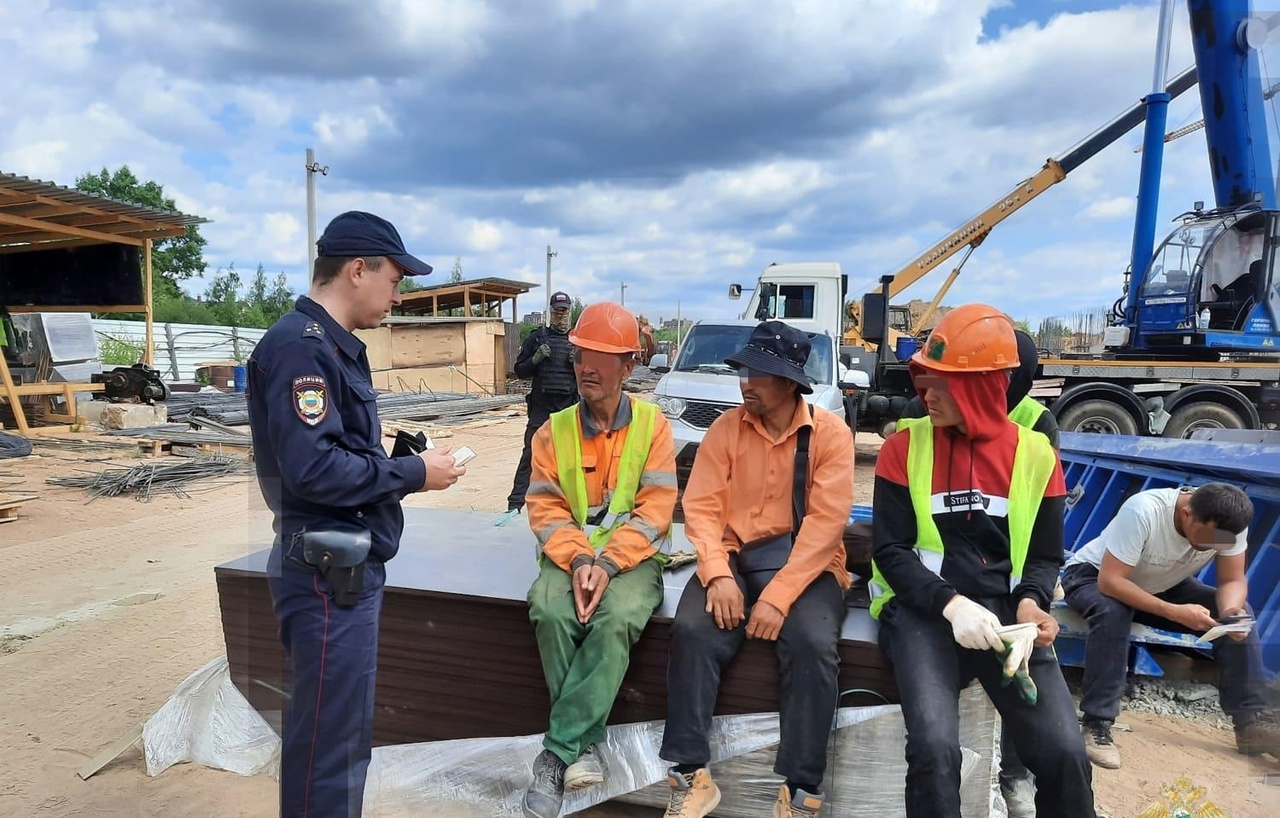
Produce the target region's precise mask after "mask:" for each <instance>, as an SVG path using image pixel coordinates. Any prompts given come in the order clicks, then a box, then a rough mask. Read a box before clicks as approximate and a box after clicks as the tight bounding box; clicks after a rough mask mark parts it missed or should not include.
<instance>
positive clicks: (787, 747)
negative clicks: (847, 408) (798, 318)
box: [659, 321, 853, 818]
mask: <svg viewBox="0 0 1280 818" xmlns="http://www.w3.org/2000/svg"><path fill="white" fill-rule="evenodd" d="M808 357H809V339H808V337H807V336H806V335H805V333H803V332H801V331H799V330H797V329H795V328H793V327H790V326H788V325H786V324H783V323H781V322H778V321H766V322H765V323H763V324H760V325H759V326H758V327H756V329H755V331H753V332H752V334H751V338H750V340H749V341H748V342H747V345H746V347H745V348H744V349H742V350H740V351H738V352H737V353H736V354H734V355H732V356H730V357H729V358H727V359H725V363H726V364H728V365H729V366H732V367H734V368H736V369H737V370H738V378H739V381H738V382H739V385H740V387H741V389H742V405H741V406H738V407H735V408H733V409H730V410H728V411H727V412H725V413H724V414H722V415H720V417H719V418H717V419H716V421H715V422H714V423H712V424H711V427H710V428H709V429H708V430H707V434H706V437H704V438H703V440H702V443H701V445H700V446H699V447H698V453H697V456H696V458H695V459H694V462H693V473H692V474H691V475H690V477H689V483H688V486H687V487H686V488H685V493H684V517H685V534H686V535H687V536H688V538H689V541H690V542H691V543H693V545H694V548H695V549H696V550H697V552H698V573H697V577H696V578H693V579H690V581H689V584H688V585H686V586H685V590H684V594H683V596H681V598H680V605H679V607H678V608H677V611H676V617H675V622H674V623H673V624H672V626H671V647H670V659H669V661H668V665H667V721H666V727H665V729H664V732H663V736H662V749H661V751H660V753H659V755H660V756H661V757H662V758H664V759H667V760H668V761H672V762H674V763H675V766H674V767H673V768H672V769H671V771H670V774H669V776H668V780H669V782H670V784H671V799H670V801H669V803H668V806H667V812H666V814H667V816H668V818H702V816H705V815H708V814H710V813H711V811H712V810H714V809H715V808H716V806H717V805H718V804H719V803H720V790H719V788H718V787H717V786H716V784H715V782H714V781H712V780H711V775H710V773H709V771H708V770H707V764H708V762H710V760H711V747H710V745H709V744H708V733H709V732H710V730H711V717H712V714H713V712H714V711H715V705H716V696H717V693H718V691H719V687H720V674H721V671H722V670H723V669H724V667H725V666H726V665H727V664H728V663H729V661H730V660H731V659H732V658H733V657H734V655H735V654H737V652H738V650H739V649H740V648H741V647H742V645H743V640H744V639H764V640H767V641H770V642H776V643H777V652H778V659H779V663H780V666H781V675H780V678H779V693H780V699H781V706H780V717H781V722H782V724H781V727H782V736H781V744H780V745H779V747H778V758H777V762H776V764H775V766H774V772H776V773H778V774H779V775H781V776H784V777H785V778H786V782H785V783H784V784H783V785H782V787H781V789H780V790H779V792H778V797H777V800H776V802H775V804H774V807H773V815H774V818H792V816H816V815H817V814H818V812H819V811H820V810H821V809H822V804H823V796H822V790H821V788H820V787H821V784H822V778H823V775H824V773H825V772H826V762H827V738H828V737H829V736H830V734H831V725H832V721H833V719H834V718H835V711H836V703H837V699H838V689H837V677H838V676H839V663H840V657H839V654H838V653H837V644H838V642H839V639H840V626H841V624H842V623H843V622H844V615H845V603H844V591H845V590H846V589H847V588H848V587H849V573H848V571H847V570H846V569H845V551H844V540H843V534H844V527H845V523H847V522H848V519H849V510H850V508H852V507H853V436H852V434H850V432H849V427H848V426H847V425H845V423H844V421H843V420H842V419H841V418H839V417H837V416H836V415H834V414H831V413H830V412H827V411H825V410H823V409H819V408H815V407H810V406H809V404H808V403H806V402H805V400H804V397H803V396H804V395H806V394H809V393H811V392H812V391H813V387H812V386H811V385H810V384H811V381H810V379H809V378H808V377H807V376H806V375H805V374H804V363H805V361H806V360H807V359H808ZM797 450H799V452H800V453H799V456H797ZM797 462H799V463H800V464H801V466H800V467H801V468H805V465H806V464H807V468H806V469H805V471H803V472H801V474H802V475H806V476H805V478H804V483H803V486H804V500H803V502H801V503H799V507H798V508H796V507H795V505H793V501H798V500H799V497H798V496H796V493H797V489H798V487H797V486H796V485H795V483H794V480H795V475H796V469H797ZM797 511H798V512H799V513H798V514H797V513H796V512H797Z"/></svg>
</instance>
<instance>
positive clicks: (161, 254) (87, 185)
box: [75, 165, 208, 294]
mask: <svg viewBox="0 0 1280 818" xmlns="http://www.w3.org/2000/svg"><path fill="white" fill-rule="evenodd" d="M75 186H76V188H77V189H79V190H82V191H84V192H85V193H92V194H94V195H97V196H106V197H108V198H111V199H116V200H118V201H121V202H127V203H129V204H132V205H137V206H139V207H150V208H153V209H155V210H163V211H166V212H169V213H176V212H178V206H177V204H175V203H174V201H173V199H172V198H169V197H167V196H165V195H164V188H163V187H162V186H161V185H159V184H158V183H156V182H150V181H148V182H143V181H141V180H139V179H138V177H137V176H135V175H134V173H133V171H132V170H130V169H129V166H128V165H121V166H120V167H119V168H118V169H117V170H116V171H115V172H114V173H112V172H111V171H108V170H107V169H106V168H105V167H104V168H103V169H102V170H100V171H98V172H97V173H89V174H86V175H84V176H81V177H79V178H77V179H76V182H75ZM205 244H206V242H205V239H204V236H201V235H200V230H199V229H198V228H197V227H196V226H195V225H191V226H189V227H187V230H186V233H185V234H183V235H181V236H176V237H174V238H170V239H161V240H160V241H157V242H155V243H154V244H153V245H152V247H151V271H152V274H153V276H154V278H155V279H156V280H161V279H163V280H164V282H165V286H164V287H163V289H164V291H166V292H168V293H170V294H177V293H180V292H181V290H179V288H178V282H180V281H186V280H187V279H189V278H192V277H193V276H200V275H203V274H204V271H205V269H207V266H208V265H207V264H206V263H205V260H204V247H205ZM156 289H157V290H160V289H162V288H161V287H157V288H156Z"/></svg>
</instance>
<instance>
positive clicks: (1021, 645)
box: [999, 622, 1039, 707]
mask: <svg viewBox="0 0 1280 818" xmlns="http://www.w3.org/2000/svg"><path fill="white" fill-rule="evenodd" d="M999 633H1000V639H1001V641H1003V642H1004V644H1005V646H1006V647H1005V648H1004V650H1005V651H1006V652H1005V653H1003V654H1002V655H1001V657H1000V658H1001V659H1002V660H1003V662H1004V674H1003V678H1002V679H1001V680H1000V685H1001V687H1004V686H1006V685H1008V684H1009V683H1010V682H1014V681H1016V682H1017V685H1018V695H1019V696H1021V697H1022V700H1023V701H1024V702H1026V703H1027V704H1029V705H1031V706H1033V707H1034V706H1035V703H1036V700H1037V699H1038V698H1039V691H1038V690H1037V689H1036V683H1035V682H1034V681H1033V680H1032V678H1031V651H1032V650H1033V649H1034V648H1035V646H1036V635H1037V634H1038V633H1039V628H1038V627H1037V626H1036V624H1035V623H1034V622H1024V623H1021V624H1018V625H1005V626H1004V627H1002V628H1000V629H999Z"/></svg>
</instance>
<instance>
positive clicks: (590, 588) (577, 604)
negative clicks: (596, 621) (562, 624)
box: [573, 565, 609, 625]
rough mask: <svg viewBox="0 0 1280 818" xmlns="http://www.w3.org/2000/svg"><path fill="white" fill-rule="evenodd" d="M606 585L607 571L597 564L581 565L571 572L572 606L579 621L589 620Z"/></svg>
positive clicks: (607, 581) (607, 583) (602, 596)
mask: <svg viewBox="0 0 1280 818" xmlns="http://www.w3.org/2000/svg"><path fill="white" fill-rule="evenodd" d="M608 587H609V573H608V572H607V571H605V570H604V569H603V568H601V567H600V566H598V565H583V566H581V567H579V568H578V569H577V570H575V571H574V572H573V607H574V609H575V610H577V612H578V621H579V622H581V623H582V624H584V625H585V624H587V623H588V622H589V621H591V616H592V614H594V613H595V612H596V608H599V607H600V600H602V599H604V592H605V589H606V588H608Z"/></svg>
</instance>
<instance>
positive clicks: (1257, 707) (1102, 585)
mask: <svg viewBox="0 0 1280 818" xmlns="http://www.w3.org/2000/svg"><path fill="white" fill-rule="evenodd" d="M1252 519H1253V503H1252V501H1250V500H1249V497H1248V496H1247V495H1246V494H1245V493H1244V492H1243V491H1241V490H1240V489H1239V488H1237V487H1235V486H1231V485H1227V484H1226V483H1208V484H1205V485H1203V486H1200V487H1199V488H1196V489H1190V488H1181V489H1178V488H1172V489H1150V490H1148V491H1143V492H1139V493H1137V494H1135V495H1133V496H1132V497H1130V498H1129V499H1128V500H1126V501H1125V503H1124V505H1122V506H1121V507H1120V511H1119V512H1117V513H1116V516H1115V518H1114V519H1112V520H1111V522H1110V523H1109V524H1108V525H1107V527H1106V528H1105V529H1103V531H1102V533H1101V534H1100V535H1098V537H1097V538H1095V539H1093V540H1091V541H1090V542H1089V543H1087V544H1086V545H1084V546H1083V547H1082V548H1080V549H1079V550H1078V551H1076V553H1075V554H1074V555H1073V556H1072V557H1071V559H1070V560H1068V562H1067V567H1066V569H1065V570H1064V571H1063V574H1062V588H1063V591H1064V593H1065V594H1066V601H1067V604H1068V605H1070V606H1071V608H1072V610H1074V611H1075V612H1076V613H1078V614H1080V615H1081V616H1082V617H1084V618H1085V619H1086V620H1087V621H1088V623H1089V635H1088V637H1087V639H1086V642H1085V666H1084V695H1083V696H1082V697H1081V700H1080V710H1081V712H1082V714H1083V719H1082V723H1083V730H1084V734H1085V749H1086V751H1087V752H1088V755H1089V760H1090V761H1092V762H1093V763H1094V764H1096V765H1097V766H1099V767H1105V768H1108V769H1118V768H1119V767H1120V751H1119V749H1118V748H1117V747H1116V745H1115V741H1114V739H1113V738H1112V736H1111V724H1112V722H1114V721H1115V718H1116V716H1118V715H1119V713H1120V696H1121V695H1122V694H1123V693H1124V686H1125V672H1126V670H1127V669H1128V665H1129V661H1128V660H1129V628H1130V625H1131V623H1132V622H1134V621H1137V622H1141V623H1142V624H1145V625H1151V626H1152V627H1156V628H1161V629H1163V630H1169V631H1175V632H1181V633H1195V634H1202V633H1204V632H1205V631H1207V630H1209V629H1210V628H1212V627H1214V626H1216V625H1218V624H1220V622H1219V619H1220V618H1225V617H1230V616H1239V615H1246V614H1247V615H1250V616H1252V611H1250V610H1249V605H1248V602H1247V597H1248V593H1249V586H1248V582H1247V580H1246V579H1245V559H1246V551H1247V550H1248V531H1249V529H1248V525H1249V521H1250V520H1252ZM1211 561H1212V562H1214V565H1215V569H1216V574H1217V581H1218V587H1217V588H1216V589H1215V588H1211V587H1209V586H1208V585H1205V584H1204V583H1202V582H1200V581H1199V580H1198V579H1196V578H1195V575H1196V574H1198V573H1199V572H1200V571H1201V570H1202V569H1203V568H1204V567H1205V566H1207V565H1208V564H1209V563H1210V562H1211ZM1213 656H1214V659H1215V661H1216V662H1217V663H1218V670H1219V691H1220V693H1219V700H1220V702H1221V704H1222V710H1223V712H1224V713H1226V714H1227V715H1228V716H1231V718H1232V721H1233V722H1234V723H1235V734H1236V749H1237V750H1238V751H1239V752H1241V753H1245V754H1249V755H1254V754H1257V753H1262V752H1269V753H1271V754H1273V755H1280V725H1277V723H1276V721H1275V716H1274V714H1273V713H1271V712H1268V711H1267V710H1266V701H1265V678H1264V676H1263V670H1262V648H1261V645H1260V643H1259V642H1258V636H1257V634H1256V633H1255V632H1254V631H1253V630H1252V629H1251V630H1250V631H1249V633H1247V634H1244V633H1233V634H1229V635H1227V636H1223V637H1220V638H1219V639H1218V640H1216V641H1215V642H1214V643H1213Z"/></svg>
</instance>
